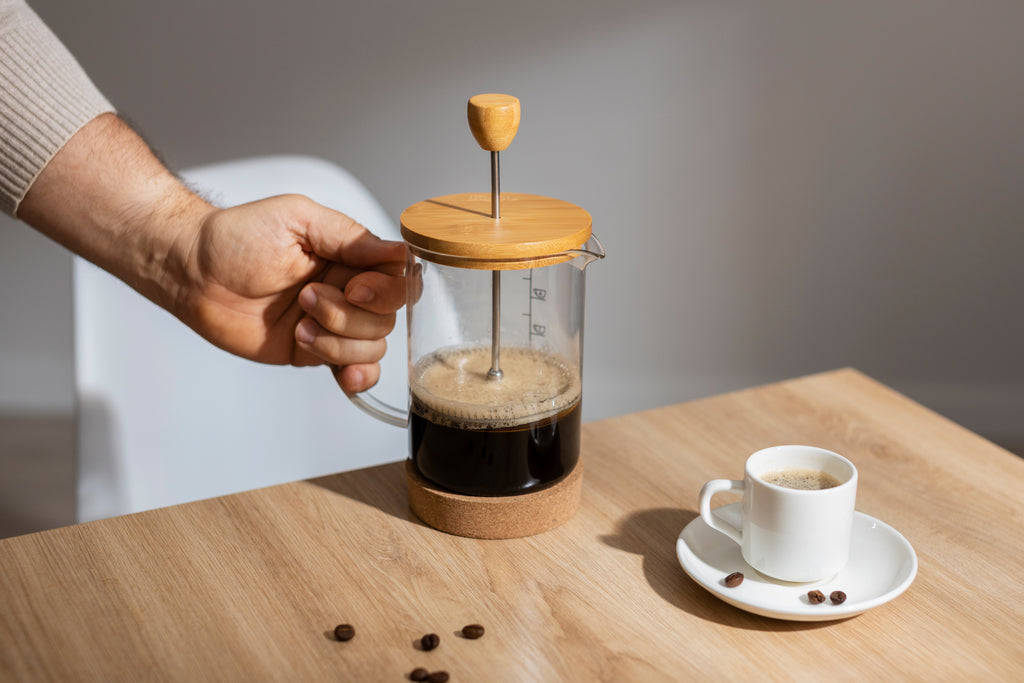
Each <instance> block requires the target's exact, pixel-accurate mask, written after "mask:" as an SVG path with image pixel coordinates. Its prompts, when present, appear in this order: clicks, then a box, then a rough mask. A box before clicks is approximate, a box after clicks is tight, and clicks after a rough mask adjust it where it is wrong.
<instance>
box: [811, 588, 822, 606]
mask: <svg viewBox="0 0 1024 683" xmlns="http://www.w3.org/2000/svg"><path fill="white" fill-rule="evenodd" d="M807 599H808V600H810V601H811V604H812V605H820V604H821V603H823V602H825V594H824V593H822V592H821V591H818V590H814V591H808V593H807Z"/></svg>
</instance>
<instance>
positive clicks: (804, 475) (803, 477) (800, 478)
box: [761, 467, 842, 490]
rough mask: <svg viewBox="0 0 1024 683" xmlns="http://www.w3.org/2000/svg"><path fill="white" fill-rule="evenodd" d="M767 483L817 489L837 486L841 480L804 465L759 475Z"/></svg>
mask: <svg viewBox="0 0 1024 683" xmlns="http://www.w3.org/2000/svg"><path fill="white" fill-rule="evenodd" d="M761 478H762V479H764V480H765V481H766V482H768V483H769V484H775V485H776V486H782V487H784V488H787V489H803V490H818V489H830V488H834V487H836V486H839V484H841V483H842V482H840V481H839V480H838V479H836V478H835V477H833V476H832V475H831V474H829V473H827V472H822V471H821V470H812V469H810V468H806V467H787V468H786V469H781V470H773V471H771V472H767V473H765V474H763V475H761Z"/></svg>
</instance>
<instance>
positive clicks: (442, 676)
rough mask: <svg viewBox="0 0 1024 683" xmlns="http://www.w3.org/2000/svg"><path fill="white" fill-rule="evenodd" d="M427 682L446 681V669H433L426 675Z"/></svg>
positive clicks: (439, 682) (443, 682)
mask: <svg viewBox="0 0 1024 683" xmlns="http://www.w3.org/2000/svg"><path fill="white" fill-rule="evenodd" d="M427 683H448V672H447V671H433V672H431V673H430V675H428V676H427Z"/></svg>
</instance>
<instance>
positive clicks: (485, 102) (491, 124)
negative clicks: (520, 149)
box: [467, 93, 519, 152]
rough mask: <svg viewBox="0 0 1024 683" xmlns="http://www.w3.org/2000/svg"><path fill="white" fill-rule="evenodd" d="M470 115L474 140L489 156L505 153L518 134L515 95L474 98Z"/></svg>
mask: <svg viewBox="0 0 1024 683" xmlns="http://www.w3.org/2000/svg"><path fill="white" fill-rule="evenodd" d="M467 114H468V116H469V129H470V130H471V131H473V137H474V138H476V141H477V143H478V144H479V145H480V146H481V147H483V148H484V149H486V150H487V151H488V152H500V151H502V150H503V149H506V148H507V147H508V146H509V145H510V144H512V140H513V138H515V136H516V132H517V131H518V130H519V98H517V97H513V96H512V95H499V94H496V93H487V94H484V95H474V96H473V97H470V98H469V106H468V107H467Z"/></svg>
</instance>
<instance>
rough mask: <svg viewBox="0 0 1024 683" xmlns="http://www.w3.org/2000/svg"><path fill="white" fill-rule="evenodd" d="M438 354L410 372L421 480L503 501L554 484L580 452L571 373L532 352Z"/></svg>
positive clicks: (476, 349) (576, 384)
mask: <svg viewBox="0 0 1024 683" xmlns="http://www.w3.org/2000/svg"><path fill="white" fill-rule="evenodd" d="M490 367H491V350H490V348H489V347H482V346H468V347H454V348H448V349H443V350H441V351H438V352H436V353H433V354H430V355H429V356H427V357H425V358H423V359H422V360H420V361H419V362H418V363H417V364H416V367H415V368H414V369H413V373H412V380H411V382H410V391H411V394H412V396H411V399H412V405H411V408H410V411H409V427H410V429H409V439H410V443H411V450H410V452H411V454H412V460H413V463H414V464H415V465H416V468H417V469H418V470H419V472H420V474H422V475H423V476H424V477H425V478H427V479H429V480H430V481H432V482H434V483H435V484H438V485H439V486H442V487H444V488H446V489H450V490H452V491H455V492H456V493H464V494H467V495H476V496H503V495H512V494H518V493H526V492H528V491H533V490H536V489H539V488H543V487H545V486H549V485H551V484H554V483H555V482H557V481H560V480H561V479H562V478H563V477H565V475H567V474H568V473H569V472H570V471H571V470H572V469H573V467H575V465H576V462H577V460H578V459H579V452H580V422H581V420H580V395H581V391H580V380H579V372H578V370H577V369H576V368H575V366H572V365H570V364H569V363H568V362H566V361H565V360H564V359H562V358H560V357H558V356H555V355H553V354H550V353H547V352H544V351H540V350H537V349H527V348H519V347H507V348H502V350H501V369H502V373H503V376H502V377H501V378H500V379H495V378H491V377H488V375H487V371H488V370H489V369H490Z"/></svg>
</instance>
